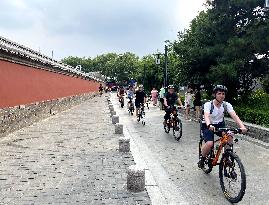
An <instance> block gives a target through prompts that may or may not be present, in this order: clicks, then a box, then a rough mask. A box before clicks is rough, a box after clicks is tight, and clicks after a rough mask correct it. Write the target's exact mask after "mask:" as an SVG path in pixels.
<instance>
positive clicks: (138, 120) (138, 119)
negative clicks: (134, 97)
mask: <svg viewBox="0 0 269 205" xmlns="http://www.w3.org/2000/svg"><path fill="white" fill-rule="evenodd" d="M140 119H141V114H140V113H138V116H137V122H140Z"/></svg>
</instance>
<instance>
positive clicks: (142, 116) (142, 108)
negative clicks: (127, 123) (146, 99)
mask: <svg viewBox="0 0 269 205" xmlns="http://www.w3.org/2000/svg"><path fill="white" fill-rule="evenodd" d="M140 121H141V123H142V125H145V124H146V122H145V106H144V104H143V103H140V108H138V114H137V122H140Z"/></svg>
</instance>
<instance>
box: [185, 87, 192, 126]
mask: <svg viewBox="0 0 269 205" xmlns="http://www.w3.org/2000/svg"><path fill="white" fill-rule="evenodd" d="M184 103H185V120H188V121H191V119H189V116H190V110H191V108H192V107H193V91H192V88H191V87H190V86H188V90H187V92H186V93H185V101H184Z"/></svg>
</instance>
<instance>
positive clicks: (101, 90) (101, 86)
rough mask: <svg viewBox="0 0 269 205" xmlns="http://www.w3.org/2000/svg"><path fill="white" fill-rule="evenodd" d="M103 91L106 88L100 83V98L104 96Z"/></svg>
mask: <svg viewBox="0 0 269 205" xmlns="http://www.w3.org/2000/svg"><path fill="white" fill-rule="evenodd" d="M103 90H104V87H103V85H102V83H100V85H99V94H100V96H101V95H102V94H103Z"/></svg>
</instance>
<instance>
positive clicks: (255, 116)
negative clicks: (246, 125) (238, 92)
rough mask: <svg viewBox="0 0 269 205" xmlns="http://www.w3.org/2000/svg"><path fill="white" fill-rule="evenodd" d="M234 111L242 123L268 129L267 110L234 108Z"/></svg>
mask: <svg viewBox="0 0 269 205" xmlns="http://www.w3.org/2000/svg"><path fill="white" fill-rule="evenodd" d="M234 109H235V111H236V114H237V115H238V116H239V117H240V119H241V120H242V121H245V122H250V123H253V124H257V125H262V126H265V127H269V110H259V109H257V108H249V107H235V108H234Z"/></svg>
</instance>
